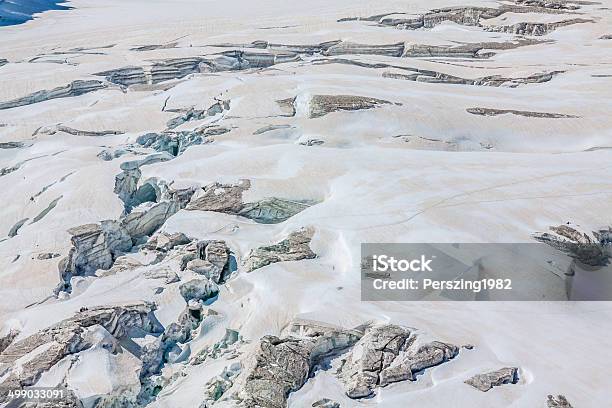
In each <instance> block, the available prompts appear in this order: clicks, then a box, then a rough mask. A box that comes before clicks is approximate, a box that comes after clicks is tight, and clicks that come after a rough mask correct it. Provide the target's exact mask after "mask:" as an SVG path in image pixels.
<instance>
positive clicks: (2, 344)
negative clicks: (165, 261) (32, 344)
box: [0, 329, 19, 354]
mask: <svg viewBox="0 0 612 408" xmlns="http://www.w3.org/2000/svg"><path fill="white" fill-rule="evenodd" d="M17 335H19V330H15V329H11V330H9V332H8V333H6V334H5V335H4V336H1V337H0V354H2V352H3V351H4V350H6V348H7V347H8V346H10V345H11V343H12V342H13V340H15V337H17Z"/></svg>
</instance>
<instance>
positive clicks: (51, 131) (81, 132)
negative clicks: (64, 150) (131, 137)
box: [38, 125, 124, 137]
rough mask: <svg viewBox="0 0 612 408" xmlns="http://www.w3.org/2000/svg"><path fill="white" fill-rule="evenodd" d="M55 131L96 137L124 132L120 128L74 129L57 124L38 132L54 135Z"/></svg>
mask: <svg viewBox="0 0 612 408" xmlns="http://www.w3.org/2000/svg"><path fill="white" fill-rule="evenodd" d="M57 132H63V133H68V134H69V135H73V136H86V137H97V136H108V135H122V134H123V133H124V132H123V131H121V130H96V131H93V130H79V129H74V128H71V127H69V126H64V125H57V126H53V127H51V128H45V129H41V130H39V132H38V133H43V134H47V135H54V134H56V133H57Z"/></svg>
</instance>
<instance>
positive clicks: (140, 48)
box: [130, 41, 178, 51]
mask: <svg viewBox="0 0 612 408" xmlns="http://www.w3.org/2000/svg"><path fill="white" fill-rule="evenodd" d="M177 44H178V43H177V42H176V41H174V42H169V43H166V44H154V45H141V46H138V47H133V48H130V51H153V50H167V49H170V48H175V47H176V46H177Z"/></svg>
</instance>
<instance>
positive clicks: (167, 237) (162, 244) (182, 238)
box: [145, 232, 192, 252]
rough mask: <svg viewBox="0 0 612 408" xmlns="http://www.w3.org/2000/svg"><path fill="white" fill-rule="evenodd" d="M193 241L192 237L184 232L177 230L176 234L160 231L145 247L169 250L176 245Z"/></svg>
mask: <svg viewBox="0 0 612 408" xmlns="http://www.w3.org/2000/svg"><path fill="white" fill-rule="evenodd" d="M191 241H192V239H191V238H189V237H188V236H187V235H185V234H183V233H182V232H175V233H174V234H170V233H167V232H160V233H157V234H155V235H153V236H152V237H151V238H150V239H149V240H148V241H147V243H146V245H145V247H146V248H148V249H152V250H156V251H163V252H168V251H170V250H171V249H174V248H175V247H176V246H179V245H187V244H189V243H190V242H191Z"/></svg>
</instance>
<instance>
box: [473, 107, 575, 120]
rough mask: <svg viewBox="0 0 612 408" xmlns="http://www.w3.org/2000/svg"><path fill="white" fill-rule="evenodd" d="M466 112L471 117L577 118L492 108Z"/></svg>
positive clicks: (558, 114)
mask: <svg viewBox="0 0 612 408" xmlns="http://www.w3.org/2000/svg"><path fill="white" fill-rule="evenodd" d="M466 111H467V112H468V113H471V114H472V115H480V116H498V115H506V114H512V115H517V116H526V117H530V118H548V119H560V118H578V116H574V115H566V114H563V113H550V112H530V111H521V110H514V109H493V108H467V109H466Z"/></svg>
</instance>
